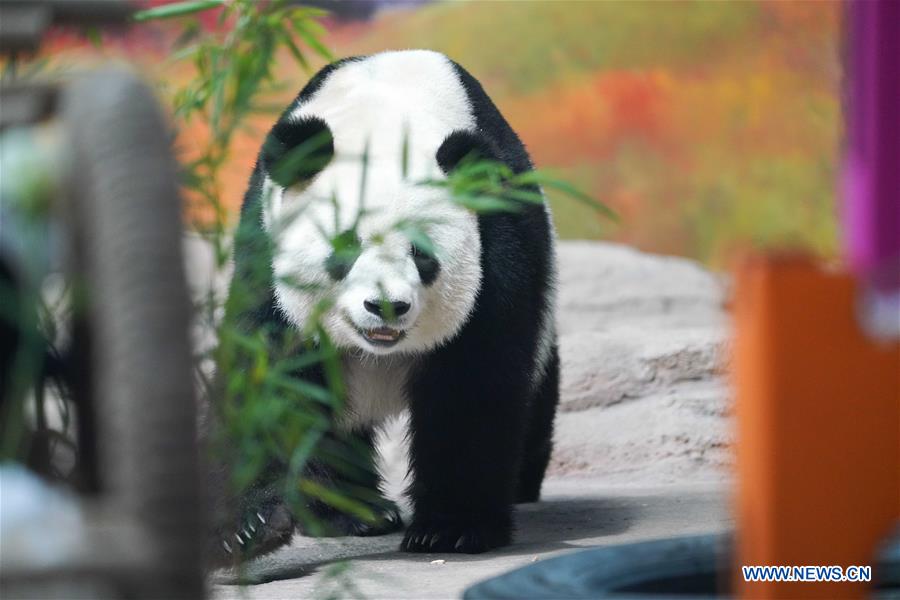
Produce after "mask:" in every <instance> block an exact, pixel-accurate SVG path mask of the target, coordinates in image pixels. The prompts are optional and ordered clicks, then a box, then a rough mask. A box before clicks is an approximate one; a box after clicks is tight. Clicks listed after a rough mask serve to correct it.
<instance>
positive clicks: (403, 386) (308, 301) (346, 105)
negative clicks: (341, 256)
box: [217, 50, 559, 554]
mask: <svg viewBox="0 0 900 600" xmlns="http://www.w3.org/2000/svg"><path fill="white" fill-rule="evenodd" d="M314 138H316V139H319V140H322V139H324V140H325V141H324V142H322V143H320V144H319V145H318V146H316V147H317V148H318V151H317V152H316V155H315V157H316V160H313V161H308V162H307V163H306V166H297V167H296V168H295V169H293V170H290V169H289V170H288V171H287V172H285V169H279V167H278V165H279V160H281V159H282V158H284V157H285V155H287V154H289V153H290V152H291V151H292V150H294V149H297V148H300V147H302V145H303V144H304V143H306V142H309V141H310V140H312V139H314ZM473 155H474V156H476V157H481V158H485V159H491V160H495V161H500V162H502V163H504V164H505V165H507V166H508V167H509V169H510V170H511V171H512V172H513V173H522V172H526V171H529V170H531V169H532V163H531V160H530V158H529V156H528V153H527V152H526V150H525V148H524V146H523V144H522V142H521V141H520V140H519V138H518V136H517V135H516V133H515V132H514V131H513V130H512V129H511V127H510V126H509V124H508V123H507V122H506V120H504V118H503V116H502V115H501V114H500V112H499V111H498V110H497V107H496V106H495V105H494V103H493V102H492V101H491V99H490V98H489V97H488V96H487V94H486V93H485V91H484V89H483V88H482V86H481V84H480V83H479V82H478V81H477V80H476V79H475V78H474V77H473V76H472V75H470V74H469V73H468V72H467V71H466V70H465V69H463V68H462V67H461V66H459V65H458V64H456V63H455V62H453V61H452V60H450V59H448V58H447V57H446V56H444V55H442V54H439V53H436V52H431V51H423V50H411V51H397V52H384V53H380V54H374V55H371V56H364V57H354V58H348V59H344V60H340V61H337V62H335V63H333V64H330V65H328V66H326V67H325V68H323V69H322V70H321V71H319V72H318V73H317V74H316V75H315V76H314V77H313V78H312V79H311V80H310V81H309V82H308V83H307V84H306V86H305V87H304V88H303V89H302V91H301V92H300V94H299V96H297V98H296V99H295V100H294V101H293V103H292V104H291V105H290V106H289V107H288V108H287V109H286V110H285V111H284V113H283V114H282V115H281V117H280V118H279V119H278V121H277V122H276V123H275V125H274V127H273V128H272V130H271V131H270V132H269V134H268V136H267V137H266V140H265V142H264V144H263V147H262V149H261V151H260V154H259V157H258V161H257V164H256V167H255V169H254V171H253V175H252V177H251V180H250V185H249V189H248V191H247V193H246V196H245V199H244V204H243V206H242V210H241V222H240V226H239V232H240V231H243V232H244V233H245V235H240V234H239V235H238V236H237V238H236V242H235V250H234V262H235V274H234V277H233V281H232V288H231V292H230V293H231V294H232V295H235V294H238V293H239V292H240V291H241V289H242V288H244V291H246V289H247V288H250V289H252V290H254V291H255V292H256V293H257V299H256V300H255V301H254V302H252V303H249V304H247V303H245V306H244V308H243V309H241V310H240V311H239V312H240V314H239V315H238V316H237V322H239V323H240V327H242V328H244V329H245V330H246V331H248V332H253V331H254V330H256V329H260V328H267V329H268V330H270V331H275V332H287V331H302V330H303V328H304V327H305V325H306V324H307V323H308V320H309V317H310V315H311V312H312V311H313V310H316V307H319V306H321V304H320V302H321V300H322V299H323V298H325V297H328V298H331V299H332V300H333V302H332V304H331V305H330V308H328V309H327V311H326V312H325V313H324V314H323V315H322V316H321V322H322V323H323V325H324V328H325V330H326V331H327V333H328V336H329V338H330V340H331V342H332V343H333V344H334V346H335V347H336V348H337V349H338V351H339V352H340V356H341V366H342V367H341V368H342V375H343V380H344V383H345V389H346V403H345V407H344V409H343V411H342V413H341V414H340V415H336V418H337V423H338V427H337V429H338V433H337V434H335V436H333V437H334V438H343V439H344V440H345V441H346V440H350V441H352V442H354V443H356V444H357V445H361V446H362V448H363V451H364V453H366V454H367V455H368V456H369V459H370V460H371V454H372V452H373V447H372V444H373V442H372V440H373V435H374V433H375V432H376V430H377V428H378V427H379V425H380V424H382V423H383V422H384V421H385V420H386V419H388V418H389V417H391V416H393V415H397V414H398V413H400V412H401V411H404V410H408V411H409V456H410V466H411V473H410V477H411V480H410V483H409V487H408V490H407V493H408V496H409V500H410V503H411V506H412V509H413V516H412V518H411V522H410V523H409V525H408V527H407V528H406V532H405V536H404V537H403V541H402V544H401V550H403V551H407V552H462V553H480V552H484V551H487V550H490V549H492V548H496V547H499V546H503V545H505V544H509V543H510V542H511V539H512V532H513V510H512V509H513V505H514V504H516V503H521V502H534V501H537V500H538V498H539V495H540V488H541V483H542V480H543V477H544V472H545V470H546V467H547V464H548V460H549V457H550V452H551V445H552V431H553V420H554V414H555V410H556V405H557V401H558V397H559V383H558V382H559V358H558V354H557V342H556V333H555V327H554V280H555V269H554V239H555V235H554V231H553V227H552V222H551V219H550V214H549V210H548V208H547V206H546V204H535V203H530V204H529V203H523V204H522V205H521V206H520V207H519V210H517V211H514V212H491V213H482V214H475V213H474V212H471V211H469V210H467V209H465V208H463V207H462V206H460V205H459V204H456V203H454V202H452V201H451V199H450V197H449V196H448V192H447V190H446V189H444V188H441V187H435V186H423V185H420V184H419V182H421V181H423V180H426V179H429V178H430V179H435V178H438V179H440V178H445V177H446V176H447V175H448V174H450V173H452V172H453V170H454V169H455V168H457V167H458V165H459V164H460V161H461V160H463V159H464V158H465V157H467V156H473ZM362 157H365V160H363V158H362ZM404 157H405V158H404ZM312 163H314V166H312V167H310V166H309V164H312ZM401 163H402V164H401ZM362 180H365V185H364V186H363V185H361V181H362ZM534 191H539V190H537V188H536V187H535V188H534ZM408 219H417V220H419V221H420V222H423V223H425V224H424V228H425V230H426V232H427V235H428V237H429V238H430V240H431V241H432V242H433V249H432V251H430V252H426V251H424V249H423V248H420V247H418V246H417V245H416V244H414V243H411V242H410V239H409V237H408V236H407V235H405V234H404V233H403V232H402V231H398V230H397V228H396V225H397V224H398V223H402V222H404V220H408ZM351 227H352V229H351ZM347 231H354V232H355V233H353V234H352V235H353V236H354V237H355V238H356V239H355V240H354V243H355V244H357V245H358V248H359V252H358V253H357V254H356V255H355V256H353V257H352V260H350V261H348V260H336V257H335V255H334V249H333V245H332V244H330V243H329V239H330V238H331V237H334V236H340V235H344V234H345V233H346V232H347ZM247 232H249V233H250V234H247ZM254 233H255V234H260V233H262V234H263V235H262V236H260V235H251V234H254ZM260 239H263V240H264V241H263V242H260ZM260 261H263V262H264V263H265V265H266V268H265V269H263V271H264V274H263V275H262V277H261V276H260V274H259V271H260V269H258V268H255V267H254V265H258V264H259V263H260ZM298 282H299V285H298ZM296 376H297V377H301V378H305V379H307V380H311V381H319V382H321V381H324V377H325V375H324V374H323V373H322V372H321V367H310V368H306V369H304V370H303V371H302V372H299V373H297V374H296ZM331 441H334V439H332V440H331ZM284 468H285V467H284V466H283V465H271V466H270V467H269V471H270V473H271V471H272V470H274V471H275V472H280V471H279V470H282V471H283V469H284ZM309 471H310V472H309V473H308V474H309V475H310V476H314V477H319V478H321V479H323V480H324V481H325V482H326V484H328V485H336V486H338V487H339V486H340V485H341V483H342V481H341V479H342V477H344V475H342V474H339V473H336V472H335V471H334V470H330V469H328V468H327V467H325V466H324V465H320V464H314V465H312V466H311V467H310V468H309ZM353 484H354V485H355V486H356V487H355V488H354V489H357V490H358V489H359V488H360V486H362V487H364V488H366V489H368V490H369V491H370V492H371V495H370V496H371V498H374V499H375V500H373V501H372V502H371V503H370V504H371V505H372V507H373V509H374V510H376V512H377V514H378V515H379V520H378V522H377V524H375V525H372V524H371V523H363V522H359V521H356V520H354V519H353V518H351V517H348V516H347V515H340V514H336V513H333V514H325V513H328V511H327V509H325V508H322V507H320V509H321V510H319V511H318V514H320V516H323V515H324V517H325V518H327V519H330V520H331V521H332V522H335V523H337V528H338V530H339V533H340V534H354V535H376V534H381V533H387V532H391V531H396V530H399V529H401V528H402V527H403V524H402V522H401V519H400V516H399V513H398V511H397V508H396V506H395V505H394V504H393V503H392V502H390V501H388V500H386V499H384V498H383V497H381V495H380V493H379V492H378V488H379V481H378V477H377V475H375V474H372V475H371V476H369V477H366V476H362V477H361V478H359V479H358V480H356V481H354V482H353ZM239 505H240V506H241V507H242V508H241V510H242V511H243V513H242V515H243V516H241V517H240V521H239V525H238V526H237V527H236V528H234V529H233V530H229V529H228V528H227V527H225V526H223V527H221V528H220V529H219V530H217V531H218V535H220V536H221V544H220V546H221V548H223V549H224V551H225V552H227V553H228V554H231V553H233V552H235V551H236V550H237V549H238V548H239V547H244V546H245V544H246V546H247V547H250V546H252V547H253V548H255V550H254V553H256V554H258V553H261V552H266V551H269V550H271V549H273V548H275V547H278V546H279V545H281V544H283V543H286V542H287V541H288V540H289V539H290V537H291V535H292V533H293V531H294V529H295V527H297V523H298V521H297V519H295V517H294V515H292V514H291V513H290V510H289V509H288V508H287V505H286V503H285V502H284V501H283V499H282V498H281V497H280V496H279V494H278V493H277V491H275V490H274V489H271V488H268V487H266V483H265V482H264V481H262V480H261V481H260V483H259V484H258V485H256V486H253V487H252V488H251V490H250V491H249V492H247V493H246V494H245V495H244V497H243V498H242V499H241V501H240V502H239ZM245 522H246V525H245V524H244V523H245Z"/></svg>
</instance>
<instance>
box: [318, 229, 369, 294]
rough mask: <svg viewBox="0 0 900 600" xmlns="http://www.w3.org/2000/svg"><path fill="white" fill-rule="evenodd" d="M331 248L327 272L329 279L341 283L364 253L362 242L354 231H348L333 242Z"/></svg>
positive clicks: (326, 266) (327, 261)
mask: <svg viewBox="0 0 900 600" xmlns="http://www.w3.org/2000/svg"><path fill="white" fill-rule="evenodd" d="M331 247H332V251H331V254H329V255H328V258H326V259H325V270H326V271H327V272H328V275H329V277H331V278H332V279H334V280H335V281H340V280H341V279H343V278H344V277H346V276H347V273H349V272H350V269H352V268H353V263H355V262H356V259H357V258H359V255H360V254H361V253H362V242H361V241H360V240H359V236H358V235H356V232H355V231H354V230H352V229H348V230H347V231H345V232H343V233H341V234H339V235H337V236H335V237H334V238H333V239H332V240H331Z"/></svg>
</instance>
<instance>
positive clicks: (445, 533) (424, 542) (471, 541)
mask: <svg viewBox="0 0 900 600" xmlns="http://www.w3.org/2000/svg"><path fill="white" fill-rule="evenodd" d="M505 521H507V520H506V519H499V520H490V519H472V518H470V517H464V518H460V519H447V518H436V519H430V518H422V519H420V518H418V517H417V518H416V519H415V520H414V521H413V523H412V524H411V525H410V526H409V529H407V530H406V535H405V536H404V537H403V542H402V543H401V544H400V550H401V551H403V552H457V553H462V554H480V553H482V552H487V551H488V550H491V549H493V548H498V547H500V546H505V545H507V544H509V543H510V541H511V540H512V527H511V526H510V525H509V524H508V522H505Z"/></svg>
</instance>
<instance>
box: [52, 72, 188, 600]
mask: <svg viewBox="0 0 900 600" xmlns="http://www.w3.org/2000/svg"><path fill="white" fill-rule="evenodd" d="M61 114H62V118H63V125H64V131H65V134H66V135H67V139H68V142H69V144H68V146H69V147H68V152H69V154H70V159H71V167H72V172H71V177H70V179H69V189H68V190H67V191H68V193H69V198H68V199H67V200H68V202H67V209H68V210H67V214H66V224H67V226H68V227H67V228H68V230H69V234H70V236H71V242H72V245H73V251H72V253H71V263H72V269H71V273H70V274H71V276H72V277H74V278H76V283H77V282H78V281H81V282H83V283H84V289H85V290H86V296H85V297H86V311H85V312H84V315H85V321H86V323H87V327H86V329H87V334H88V336H89V340H88V344H87V347H88V349H89V351H90V357H89V359H88V360H87V361H86V363H85V364H87V365H88V366H89V371H90V377H89V380H90V381H89V384H88V387H89V389H90V390H91V392H92V393H91V394H90V395H91V396H92V398H91V404H92V406H93V412H94V414H95V415H96V426H97V466H98V473H99V487H100V497H101V498H102V499H103V500H104V502H106V501H109V503H110V506H111V507H112V508H114V509H115V510H116V511H121V512H122V513H124V515H125V516H126V517H127V518H130V519H132V520H133V521H135V522H137V523H138V524H139V526H140V527H141V531H142V533H143V535H144V537H145V540H146V543H147V547H148V549H149V550H150V554H151V556H152V557H153V560H152V563H153V564H151V565H149V571H147V573H148V575H149V576H148V577H147V578H146V581H143V582H141V583H140V585H139V586H138V588H139V590H138V593H139V595H141V596H146V597H150V596H153V597H167V598H173V597H189V598H198V597H201V596H202V595H203V587H204V584H203V575H202V570H201V564H202V563H201V545H200V540H201V533H202V531H203V530H204V528H203V525H202V522H201V519H200V515H201V511H200V503H199V490H198V486H197V481H198V472H199V471H198V460H197V438H196V404H195V400H194V389H193V385H192V370H191V369H192V367H191V364H192V362H191V361H192V359H191V347H190V339H189V331H190V303H189V297H188V292H187V286H186V282H185V274H184V262H183V257H182V225H181V224H182V214H181V211H182V204H181V201H180V196H179V191H178V177H177V170H176V168H175V163H174V160H173V159H172V156H171V153H170V142H169V136H168V131H169V128H168V127H167V125H166V122H165V120H164V119H163V117H162V114H161V112H160V110H159V108H158V105H157V103H156V101H155V99H154V96H153V94H152V93H151V91H150V89H149V88H148V87H147V86H145V85H144V84H143V83H142V82H141V81H140V80H139V79H138V78H137V77H136V76H135V75H133V74H132V73H130V72H128V71H125V70H103V71H98V72H96V73H93V74H90V75H87V76H85V77H83V78H80V79H78V80H76V81H74V82H73V83H72V84H71V85H69V86H67V87H66V89H65V90H64V91H63V93H62V97H61Z"/></svg>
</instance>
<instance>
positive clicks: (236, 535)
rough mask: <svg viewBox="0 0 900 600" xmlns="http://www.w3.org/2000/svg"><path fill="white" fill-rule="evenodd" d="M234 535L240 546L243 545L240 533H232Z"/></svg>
mask: <svg viewBox="0 0 900 600" xmlns="http://www.w3.org/2000/svg"><path fill="white" fill-rule="evenodd" d="M234 537H236V538H237V541H238V543H239V544H240V545H241V546H243V545H244V540H243V538H241V534H239V533H236V534H234Z"/></svg>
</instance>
